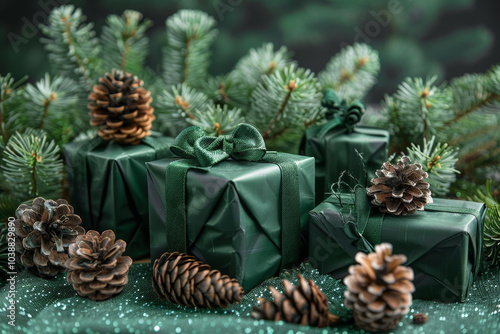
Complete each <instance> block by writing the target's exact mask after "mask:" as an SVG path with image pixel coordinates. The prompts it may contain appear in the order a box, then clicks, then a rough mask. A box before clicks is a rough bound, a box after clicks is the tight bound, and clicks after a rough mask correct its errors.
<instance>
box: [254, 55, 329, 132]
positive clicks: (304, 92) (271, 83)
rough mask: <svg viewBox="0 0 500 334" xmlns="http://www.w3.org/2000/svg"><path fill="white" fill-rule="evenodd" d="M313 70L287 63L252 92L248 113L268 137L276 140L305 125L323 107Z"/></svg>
mask: <svg viewBox="0 0 500 334" xmlns="http://www.w3.org/2000/svg"><path fill="white" fill-rule="evenodd" d="M318 88H319V87H318V85H317V79H316V77H315V76H314V73H312V72H311V71H310V70H305V69H303V68H296V67H295V65H291V66H289V67H285V68H284V69H283V70H281V71H278V72H275V73H274V74H272V75H271V76H263V77H262V82H260V83H259V84H258V85H257V88H256V89H255V90H254V92H253V93H252V96H251V105H250V109H249V111H248V113H247V114H246V115H245V118H246V119H247V121H249V122H250V123H251V124H253V125H255V126H256V127H257V129H259V131H260V132H261V134H262V136H263V138H264V139H265V140H268V141H270V140H275V139H278V138H279V137H280V136H282V135H284V134H285V133H286V132H288V131H291V129H294V128H295V129H296V128H300V129H303V128H304V126H305V125H304V123H305V122H306V121H307V120H308V118H309V114H311V113H313V112H314V110H316V109H318V108H321V105H320V100H321V96H322V94H321V92H320V91H319V89H318Z"/></svg>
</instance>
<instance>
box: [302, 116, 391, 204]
mask: <svg viewBox="0 0 500 334" xmlns="http://www.w3.org/2000/svg"><path fill="white" fill-rule="evenodd" d="M332 122H333V123H332ZM325 130H326V131H325ZM356 150H357V151H358V152H359V153H361V154H362V155H363V160H364V162H365V164H366V172H367V173H368V180H371V179H372V178H374V177H375V171H376V170H377V169H378V168H380V166H381V165H382V164H383V163H384V162H385V161H387V157H388V155H389V132H388V131H386V130H383V129H377V128H371V127H365V126H356V127H354V128H353V129H352V132H349V131H348V129H347V128H346V127H344V126H342V125H340V124H339V123H336V120H333V121H330V122H329V123H327V124H325V125H322V126H317V127H312V128H309V129H307V130H306V133H305V136H304V154H305V155H307V156H310V157H314V158H315V159H316V203H321V202H322V201H323V200H324V199H325V198H326V197H328V193H330V187H331V185H332V184H333V183H335V182H337V181H338V179H339V176H340V174H341V173H342V172H343V171H344V170H347V171H350V172H351V174H352V175H353V176H354V177H355V178H356V179H357V180H358V181H355V180H353V179H347V178H344V180H345V181H346V182H347V183H348V184H349V185H350V186H352V187H353V186H354V185H355V184H357V183H359V184H365V182H366V181H367V180H366V174H365V171H364V168H363V163H362V161H361V159H360V158H359V156H358V155H357V153H356Z"/></svg>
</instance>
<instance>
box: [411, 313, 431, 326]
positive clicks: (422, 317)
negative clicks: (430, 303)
mask: <svg viewBox="0 0 500 334" xmlns="http://www.w3.org/2000/svg"><path fill="white" fill-rule="evenodd" d="M428 319H429V318H428V317H427V314H425V313H415V314H414V315H413V323H414V324H416V325H420V324H425V323H426V322H427V320H428Z"/></svg>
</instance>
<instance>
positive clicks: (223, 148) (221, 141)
mask: <svg viewBox="0 0 500 334" xmlns="http://www.w3.org/2000/svg"><path fill="white" fill-rule="evenodd" d="M170 150H172V152H173V153H174V154H176V155H178V156H180V157H183V158H187V159H194V160H195V161H197V162H198V164H199V166H200V167H209V166H214V165H216V164H218V163H219V162H221V161H224V160H226V159H228V158H233V159H235V160H246V161H257V160H260V159H261V158H262V157H263V156H264V155H265V154H266V145H265V143H264V139H263V138H262V136H261V134H260V133H259V131H258V130H257V129H256V128H254V127H253V126H251V125H250V124H240V125H238V126H237V127H236V128H235V129H234V130H233V131H232V132H231V134H229V135H224V136H219V137H210V136H206V135H205V132H204V131H203V129H202V128H201V127H199V126H191V127H189V128H187V129H184V130H183V131H182V132H181V133H180V134H179V135H178V136H177V138H175V140H174V142H173V143H172V146H171V147H170Z"/></svg>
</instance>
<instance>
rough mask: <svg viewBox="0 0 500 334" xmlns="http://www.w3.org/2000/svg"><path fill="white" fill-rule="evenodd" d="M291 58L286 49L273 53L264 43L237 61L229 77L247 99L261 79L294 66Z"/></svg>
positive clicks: (271, 45)
mask: <svg viewBox="0 0 500 334" xmlns="http://www.w3.org/2000/svg"><path fill="white" fill-rule="evenodd" d="M291 58H292V53H291V52H289V51H288V50H287V48H286V47H284V46H282V47H281V48H279V49H278V50H276V51H275V50H274V45H273V44H272V43H264V44H263V45H262V46H261V47H260V48H257V49H250V51H248V54H246V55H245V56H243V57H242V58H241V59H240V60H239V61H238V63H237V64H236V66H235V68H234V70H233V71H232V72H231V75H232V77H233V78H234V80H235V81H236V82H238V83H239V85H240V89H242V90H243V91H244V93H243V94H244V95H245V96H246V98H247V99H248V98H249V97H250V95H251V93H252V91H253V90H254V89H255V87H256V86H257V85H258V84H259V82H261V81H262V80H263V77H265V76H267V77H269V76H271V75H272V74H274V73H276V72H279V71H282V70H284V69H285V67H288V66H290V65H292V64H295V62H294V61H293V60H292V59H291Z"/></svg>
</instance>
